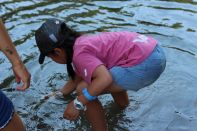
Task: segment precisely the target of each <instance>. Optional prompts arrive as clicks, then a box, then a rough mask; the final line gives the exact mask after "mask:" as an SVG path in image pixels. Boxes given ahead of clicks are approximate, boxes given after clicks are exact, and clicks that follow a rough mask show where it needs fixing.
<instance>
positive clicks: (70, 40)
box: [61, 23, 81, 80]
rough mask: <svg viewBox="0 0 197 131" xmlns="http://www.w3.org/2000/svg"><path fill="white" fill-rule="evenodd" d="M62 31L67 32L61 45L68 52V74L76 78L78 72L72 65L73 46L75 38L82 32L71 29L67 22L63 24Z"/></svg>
mask: <svg viewBox="0 0 197 131" xmlns="http://www.w3.org/2000/svg"><path fill="white" fill-rule="evenodd" d="M61 33H63V34H65V40H64V41H63V43H62V45H61V47H62V48H64V49H65V52H66V61H67V67H66V68H67V73H68V76H69V77H70V78H71V79H72V80H74V79H75V75H76V74H75V71H74V70H73V66H72V59H73V46H74V43H75V40H76V39H77V37H79V36H80V35H81V34H80V33H78V32H76V31H73V30H72V29H70V28H69V27H68V26H67V25H66V24H65V23H62V24H61Z"/></svg>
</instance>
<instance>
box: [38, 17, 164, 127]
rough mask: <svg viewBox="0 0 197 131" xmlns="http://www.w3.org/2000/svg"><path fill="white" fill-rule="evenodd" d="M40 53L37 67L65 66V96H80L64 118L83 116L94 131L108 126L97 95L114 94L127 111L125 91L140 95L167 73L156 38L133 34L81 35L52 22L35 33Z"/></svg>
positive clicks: (53, 20) (61, 23) (71, 118)
mask: <svg viewBox="0 0 197 131" xmlns="http://www.w3.org/2000/svg"><path fill="white" fill-rule="evenodd" d="M35 39H36V43H37V46H38V48H39V50H40V53H41V54H40V57H39V63H40V64H42V63H43V62H44V58H45V56H47V57H50V58H51V59H52V60H53V61H55V62H57V63H60V64H67V71H68V75H69V76H70V78H71V79H70V80H69V81H68V83H66V85H65V86H64V87H63V88H62V89H61V92H62V93H63V94H64V95H66V94H68V93H70V92H71V91H73V90H74V89H76V90H77V93H78V95H77V98H75V100H73V101H72V102H70V103H69V104H68V106H67V108H66V110H65V112H64V118H66V119H68V120H75V119H76V118H77V117H78V116H79V112H80V111H85V115H86V117H87V119H88V120H89V121H90V123H91V124H92V127H93V129H94V130H98V131H105V130H107V122H106V119H105V116H104V111H103V108H102V105H101V103H100V102H99V100H98V99H97V96H98V95H101V94H103V93H106V92H107V93H111V95H112V97H113V99H114V101H115V102H116V103H117V104H118V105H119V107H120V108H122V109H124V108H125V107H126V106H127V105H128V104H129V99H128V95H127V92H126V91H127V90H134V91H137V90H139V89H141V88H143V87H145V86H148V85H150V84H152V83H153V82H154V81H155V80H157V79H158V78H159V76H160V75H161V73H162V72H163V71H164V69H165V65H166V58H165V55H164V52H163V50H162V49H161V47H160V46H159V45H158V44H157V41H156V40H155V39H153V38H152V37H147V36H144V35H141V34H138V33H134V32H104V33H100V34H97V35H87V34H80V33H78V32H75V31H73V30H72V29H70V28H69V27H68V26H67V25H66V24H65V23H64V22H63V21H61V20H58V19H49V20H47V21H46V22H45V23H43V24H42V26H41V27H40V28H39V29H38V30H36V33H35Z"/></svg>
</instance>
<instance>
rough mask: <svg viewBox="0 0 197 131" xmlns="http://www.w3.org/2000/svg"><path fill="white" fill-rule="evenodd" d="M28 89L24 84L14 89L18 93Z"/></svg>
mask: <svg viewBox="0 0 197 131" xmlns="http://www.w3.org/2000/svg"><path fill="white" fill-rule="evenodd" d="M28 87H29V86H28V84H27V83H24V84H23V85H22V86H18V87H16V89H17V90H18V91H25V90H26V89H27V88H28Z"/></svg>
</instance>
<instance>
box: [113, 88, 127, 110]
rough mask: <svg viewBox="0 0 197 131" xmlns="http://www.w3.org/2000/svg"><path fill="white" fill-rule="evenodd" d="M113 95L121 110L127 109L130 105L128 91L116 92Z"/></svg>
mask: <svg viewBox="0 0 197 131" xmlns="http://www.w3.org/2000/svg"><path fill="white" fill-rule="evenodd" d="M111 95H112V97H113V99H114V101H115V103H116V104H117V105H118V106H119V108H120V109H125V108H126V107H127V106H128V105H129V98H128V94H127V92H126V91H122V92H114V93H111Z"/></svg>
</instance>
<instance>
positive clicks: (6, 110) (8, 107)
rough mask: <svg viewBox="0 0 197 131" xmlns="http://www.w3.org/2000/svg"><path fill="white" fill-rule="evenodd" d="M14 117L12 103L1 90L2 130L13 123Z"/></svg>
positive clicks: (0, 111)
mask: <svg viewBox="0 0 197 131" xmlns="http://www.w3.org/2000/svg"><path fill="white" fill-rule="evenodd" d="M13 115H14V106H13V104H12V102H11V101H10V100H9V99H8V98H7V97H6V96H5V94H4V93H3V92H2V91H1V90H0V129H3V128H4V127H6V126H7V124H8V123H9V122H10V121H11V119H12V117H13Z"/></svg>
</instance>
